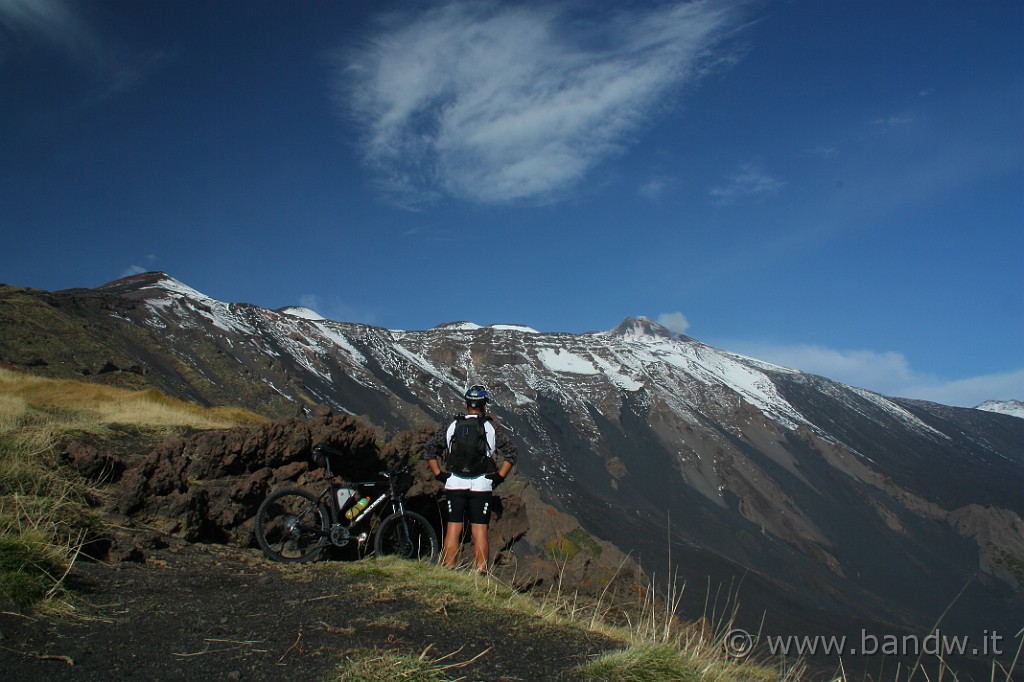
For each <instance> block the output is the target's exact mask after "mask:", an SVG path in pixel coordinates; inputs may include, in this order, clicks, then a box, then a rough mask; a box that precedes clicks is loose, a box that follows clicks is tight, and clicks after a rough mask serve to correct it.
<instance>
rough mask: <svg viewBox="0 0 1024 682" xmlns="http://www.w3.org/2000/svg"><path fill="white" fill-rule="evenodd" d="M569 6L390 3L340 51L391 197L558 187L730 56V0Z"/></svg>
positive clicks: (546, 193) (343, 85)
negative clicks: (400, 8)
mask: <svg viewBox="0 0 1024 682" xmlns="http://www.w3.org/2000/svg"><path fill="white" fill-rule="evenodd" d="M571 10H572V6H571V5H570V4H569V3H565V4H538V5H536V6H524V5H506V4H502V3H498V2H460V3H451V4H448V5H444V6H441V7H433V8H430V9H427V10H423V11H409V12H402V13H395V14H389V15H387V17H386V18H384V19H383V20H382V22H381V26H380V30H379V32H378V33H377V34H376V35H375V36H374V37H373V38H372V39H371V40H370V41H368V43H367V45H366V47H365V48H364V49H362V50H360V51H359V52H358V53H355V54H353V53H346V54H345V55H344V57H343V58H342V59H341V60H339V63H340V65H341V71H340V73H339V81H338V99H339V101H340V102H341V104H342V105H343V107H344V109H345V111H346V113H348V114H350V115H352V116H354V118H355V120H356V122H357V123H358V124H359V125H360V126H361V127H362V129H363V132H364V138H363V154H364V158H365V161H366V163H368V164H369V165H370V166H371V167H372V168H374V169H375V170H376V171H377V173H378V174H379V177H380V178H381V184H382V186H383V187H384V188H385V189H386V190H388V191H389V193H390V194H391V195H392V197H395V198H401V199H402V200H403V201H405V202H407V203H412V204H415V203H422V202H425V201H430V200H431V199H434V198H437V197H442V196H453V197H459V198H462V199H467V200H470V201H476V202H483V203H503V202H509V201H516V200H524V199H530V200H539V199H544V198H550V197H552V196H553V195H554V194H556V193H558V192H560V191H564V190H565V189H566V188H568V187H570V186H572V185H573V184H574V183H576V182H578V181H579V180H580V179H581V178H583V177H584V176H585V175H586V174H587V172H588V171H590V170H591V169H592V168H594V166H596V165H597V164H599V163H600V162H601V161H602V160H604V159H606V158H608V157H609V156H611V155H614V154H617V153H619V152H620V151H621V150H622V149H623V148H624V146H625V145H627V144H628V142H629V140H628V136H629V135H630V134H631V133H634V132H635V131H636V130H637V129H639V128H640V127H642V126H643V125H644V124H645V123H647V122H648V121H649V120H650V118H651V117H652V116H653V115H655V114H656V112H657V111H658V109H659V105H661V104H662V103H663V102H664V101H665V98H666V97H668V96H670V95H672V94H676V93H678V92H679V91H680V88H681V87H682V86H684V85H686V84H688V83H691V82H693V81H695V80H696V79H698V78H699V77H700V76H701V75H703V74H704V73H706V72H707V71H708V70H710V69H713V68H719V67H720V66H721V65H722V64H727V63H728V62H729V59H728V58H725V57H723V56H722V54H721V53H722V51H724V50H723V48H722V45H723V44H724V42H723V41H724V39H725V37H726V36H727V35H728V33H729V31H731V30H732V29H734V28H735V27H736V25H737V19H738V17H737V11H736V9H735V5H734V4H731V3H721V2H711V1H709V0H702V1H698V2H687V3H671V4H664V5H660V6H657V7H653V8H645V9H635V10H634V11H629V12H627V11H621V12H618V13H614V14H611V15H608V16H606V18H604V19H603V20H602V21H601V22H600V23H598V22H596V21H591V20H587V19H585V18H583V17H581V16H579V15H578V14H573V13H572V11H571Z"/></svg>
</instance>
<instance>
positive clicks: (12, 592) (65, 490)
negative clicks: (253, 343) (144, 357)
mask: <svg viewBox="0 0 1024 682" xmlns="http://www.w3.org/2000/svg"><path fill="white" fill-rule="evenodd" d="M258 421H264V418H262V417H260V416H259V415H256V414H254V413H252V412H249V411H247V410H242V409H236V408H216V409H204V408H202V407H199V406H197V405H193V404H191V403H188V402H185V401H182V400H177V399H174V398H169V397H167V396H165V395H163V394H162V393H160V392H159V391H156V390H153V389H149V390H144V391H130V390H126V389H121V388H116V387H112V386H103V385H98V384H89V383H84V382H79V381H71V380H60V379H46V378H42V377H35V376H32V375H29V374H21V373H18V372H13V371H10V370H7V369H2V368H0V606H3V605H5V604H6V605H13V606H15V607H17V608H22V607H27V606H33V607H36V608H38V607H39V606H40V604H42V605H43V607H44V608H54V607H56V608H61V607H62V605H63V606H65V607H66V605H67V601H66V599H65V596H66V595H65V593H64V591H63V587H62V584H63V580H64V576H66V575H67V573H68V571H69V570H70V569H71V566H72V565H73V564H74V562H75V560H76V558H77V556H78V553H79V551H80V550H81V548H82V547H83V545H84V544H85V543H86V542H88V541H89V539H90V538H92V537H95V536H96V535H97V534H98V533H101V532H102V528H101V525H102V524H101V522H100V521H99V517H98V515H97V514H96V513H95V511H94V510H93V509H92V508H91V504H93V503H90V500H96V499H100V498H102V494H103V493H102V491H101V490H99V489H98V488H96V487H95V486H91V485H90V484H88V483H87V482H86V481H84V480H83V479H81V478H80V477H79V476H77V475H76V474H75V473H74V472H72V471H70V470H68V469H66V468H65V467H62V466H61V465H60V462H59V456H58V444H59V443H60V442H61V441H62V439H63V438H65V437H66V436H68V435H70V434H83V433H90V434H96V435H99V436H101V437H102V436H104V435H105V434H106V433H108V432H109V431H110V428H109V427H110V425H112V424H120V425H129V426H136V427H141V428H145V429H161V430H162V429H176V428H193V429H217V428H230V427H232V426H237V425H239V424H245V423H253V422H258ZM40 600H42V601H40Z"/></svg>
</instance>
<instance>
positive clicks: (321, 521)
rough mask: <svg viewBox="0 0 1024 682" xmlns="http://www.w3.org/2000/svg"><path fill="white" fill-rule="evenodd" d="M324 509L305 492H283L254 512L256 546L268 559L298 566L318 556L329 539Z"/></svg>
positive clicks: (328, 519)
mask: <svg viewBox="0 0 1024 682" xmlns="http://www.w3.org/2000/svg"><path fill="white" fill-rule="evenodd" d="M330 529H331V519H330V516H329V515H328V513H327V508H326V507H325V506H324V505H323V504H321V503H320V500H319V499H318V498H317V497H316V496H315V495H313V494H312V493H311V492H309V491H308V490H302V489H300V488H285V489H284V490H278V491H277V492H276V493H274V494H273V495H271V496H270V497H268V498H267V499H265V500H263V503H262V504H261V505H260V508H259V510H257V512H256V542H258V543H259V545H260V548H261V549H262V550H263V553H264V554H266V555H267V558H268V559H272V560H274V561H284V562H288V563H302V562H305V561H311V560H313V559H316V558H317V557H319V556H320V553H321V552H322V551H323V549H324V547H325V546H326V545H327V541H328V538H329V536H330Z"/></svg>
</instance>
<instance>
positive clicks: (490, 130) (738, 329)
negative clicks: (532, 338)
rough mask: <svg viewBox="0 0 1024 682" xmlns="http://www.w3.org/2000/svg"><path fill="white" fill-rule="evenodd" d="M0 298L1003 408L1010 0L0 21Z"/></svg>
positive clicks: (1021, 160)
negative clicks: (670, 355)
mask: <svg viewBox="0 0 1024 682" xmlns="http://www.w3.org/2000/svg"><path fill="white" fill-rule="evenodd" d="M0 231H2V234H3V242H4V247H3V248H2V249H0V281H3V282H6V283H9V284H14V285H17V286H25V287H37V288H42V289H48V290H57V289H64V288H72V287H95V286H98V285H100V284H103V283H105V282H108V281H111V280H114V279H117V278H119V277H121V276H124V275H128V274H132V273H135V272H141V271H146V270H162V271H164V272H167V273H169V274H171V275H172V276H174V277H176V278H177V279H179V280H182V281H183V282H185V283H187V284H189V285H190V286H192V287H194V288H196V289H199V290H200V291H203V292H204V293H206V294H208V295H210V296H213V297H215V298H217V299H220V300H224V301H233V302H247V303H254V304H257V305H260V306H264V307H268V308H277V307H282V306H286V305H294V304H304V305H308V306H310V307H312V308H314V309H316V310H317V311H318V312H320V313H321V314H322V315H324V316H325V317H328V318H331V319H337V320H344V321H353V322H364V323H370V324H375V325H381V326H386V327H390V328H402V329H426V328H429V327H432V326H434V325H437V324H440V323H443V322H449V321H458V320H470V321H473V322H477V323H480V324H491V323H518V324H526V325H529V326H532V327H534V328H536V329H539V330H541V331H565V332H577V333H578V332H586V331H595V330H602V329H610V328H611V327H614V326H615V325H616V324H617V323H618V322H619V321H620V320H621V319H622V318H624V317H626V316H630V315H632V316H636V315H646V316H648V317H650V318H652V319H657V320H660V321H662V322H663V323H665V324H666V325H668V326H670V327H671V328H673V329H675V330H676V331H683V332H685V333H686V334H688V335H690V336H692V337H694V338H696V339H699V340H701V341H704V342H706V343H709V344H711V345H714V346H717V347H720V348H725V349H728V350H733V351H736V352H741V353H745V354H748V355H752V356H754V357H757V358H760V359H763V360H769V361H773V362H778V363H780V364H783V365H786V366H790V367H796V368H799V369H803V370H805V371H810V372H814V373H818V374H823V375H825V376H829V377H831V378H834V379H837V380H840V381H844V382H846V383H850V384H853V385H857V386H863V387H866V388H870V389H873V390H877V391H880V392H882V393H885V394H889V395H899V396H908V397H919V398H925V399H930V400H936V401H939V402H944V403H947V404H955V405H966V406H970V405H974V404H977V403H979V402H981V401H982V400H985V399H990V398H992V399H1011V398H1015V399H1024V3H1022V2H1019V1H1018V0H1005V1H1001V2H1000V1H986V2H962V1H959V0H956V1H954V0H920V1H904V2H892V1H890V0H887V1H884V2H883V1H876V0H860V1H857V2H839V1H838V0H835V1H829V0H794V1H792V2H785V1H781V0H779V1H774V2H773V1H770V0H762V1H751V2H732V3H722V2H691V3H674V2H646V3H645V2H615V3H612V2H606V3H597V2H595V3H581V2H564V3H560V2H547V1H545V2H539V1H538V2H516V3H498V2H458V3H433V2H416V3H411V2H388V1H374V2H368V1H367V2H360V1H356V0H350V1H344V2H326V1H318V2H313V1H308V2H283V1H281V2H259V1H253V2H227V1H201V2H200V1H190V0H176V1H171V0H165V1H150V2H128V1H119V2H111V1H102V2H91V1H88V0H78V1H74V2H71V1H70V0H69V1H67V2H65V1H63V0H0Z"/></svg>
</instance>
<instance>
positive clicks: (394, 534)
mask: <svg viewBox="0 0 1024 682" xmlns="http://www.w3.org/2000/svg"><path fill="white" fill-rule="evenodd" d="M373 549H374V552H376V554H377V556H385V555H388V554H397V555H398V556H400V557H403V558H405V559H416V560H420V561H435V560H436V559H437V555H438V553H439V551H440V545H439V544H438V542H437V533H436V532H435V531H434V527H433V526H431V525H430V522H429V521H427V520H426V519H425V518H423V517H422V516H420V515H419V514H417V513H416V512H410V511H407V512H405V513H404V514H401V513H398V512H396V513H394V514H392V515H391V516H389V517H387V518H386V519H384V520H383V521H381V522H380V526H379V527H378V528H377V536H376V538H374V541H373Z"/></svg>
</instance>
